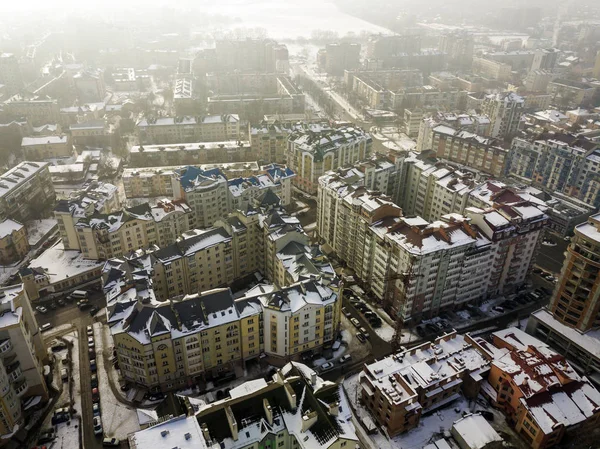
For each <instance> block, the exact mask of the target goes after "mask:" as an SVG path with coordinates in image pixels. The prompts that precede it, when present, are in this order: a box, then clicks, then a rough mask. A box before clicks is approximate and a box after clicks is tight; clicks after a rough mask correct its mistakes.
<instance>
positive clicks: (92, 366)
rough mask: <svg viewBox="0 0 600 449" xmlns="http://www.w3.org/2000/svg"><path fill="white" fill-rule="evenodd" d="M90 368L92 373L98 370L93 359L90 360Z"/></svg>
mask: <svg viewBox="0 0 600 449" xmlns="http://www.w3.org/2000/svg"><path fill="white" fill-rule="evenodd" d="M90 370H91V371H92V373H95V372H96V371H98V367H97V366H96V361H95V360H90Z"/></svg>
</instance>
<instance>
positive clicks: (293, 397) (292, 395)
mask: <svg viewBox="0 0 600 449" xmlns="http://www.w3.org/2000/svg"><path fill="white" fill-rule="evenodd" d="M283 388H284V390H285V395H286V396H287V398H288V401H289V402H290V408H291V409H292V410H296V407H297V405H296V393H295V392H294V389H293V388H292V386H291V385H290V384H289V383H288V382H286V383H284V384H283Z"/></svg>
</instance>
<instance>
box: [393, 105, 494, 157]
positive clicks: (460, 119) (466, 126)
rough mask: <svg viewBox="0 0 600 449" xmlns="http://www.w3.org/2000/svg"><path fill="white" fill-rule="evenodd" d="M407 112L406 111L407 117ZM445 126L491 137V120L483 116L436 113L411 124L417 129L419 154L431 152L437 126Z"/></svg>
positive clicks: (417, 149)
mask: <svg viewBox="0 0 600 449" xmlns="http://www.w3.org/2000/svg"><path fill="white" fill-rule="evenodd" d="M406 112H407V111H404V114H405V117H406ZM439 125H444V126H448V127H450V128H454V129H457V130H461V131H467V132H471V133H473V134H477V135H478V136H489V135H490V119H489V117H487V116H485V115H481V114H459V113H454V112H439V111H438V112H436V113H434V114H428V115H427V116H425V117H424V116H421V117H420V118H418V117H417V120H415V122H413V123H411V126H410V128H411V129H416V132H417V134H418V138H417V148H416V151H417V152H419V153H420V152H422V151H425V150H431V149H432V148H433V129H434V128H435V127H436V126H439Z"/></svg>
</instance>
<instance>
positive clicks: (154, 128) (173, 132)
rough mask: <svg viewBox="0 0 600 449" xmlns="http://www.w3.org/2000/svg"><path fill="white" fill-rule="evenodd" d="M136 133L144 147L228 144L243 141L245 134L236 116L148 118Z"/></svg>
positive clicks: (138, 125) (141, 122)
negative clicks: (200, 143)
mask: <svg viewBox="0 0 600 449" xmlns="http://www.w3.org/2000/svg"><path fill="white" fill-rule="evenodd" d="M136 130H137V134H138V139H139V142H140V143H141V144H142V145H158V144H175V143H180V142H181V143H192V142H225V141H228V140H240V139H242V138H243V134H244V132H243V130H242V129H240V118H239V116H238V115H236V114H224V115H207V116H200V117H189V116H183V117H159V118H145V119H142V120H141V121H140V122H138V124H137V125H136Z"/></svg>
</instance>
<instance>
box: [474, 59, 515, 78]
mask: <svg viewBox="0 0 600 449" xmlns="http://www.w3.org/2000/svg"><path fill="white" fill-rule="evenodd" d="M472 67H473V73H474V74H475V75H479V76H482V77H484V78H489V79H493V80H496V81H510V79H511V78H512V68H511V66H510V64H506V63H504V62H501V61H494V60H493V59H487V58H473V66H472Z"/></svg>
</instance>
